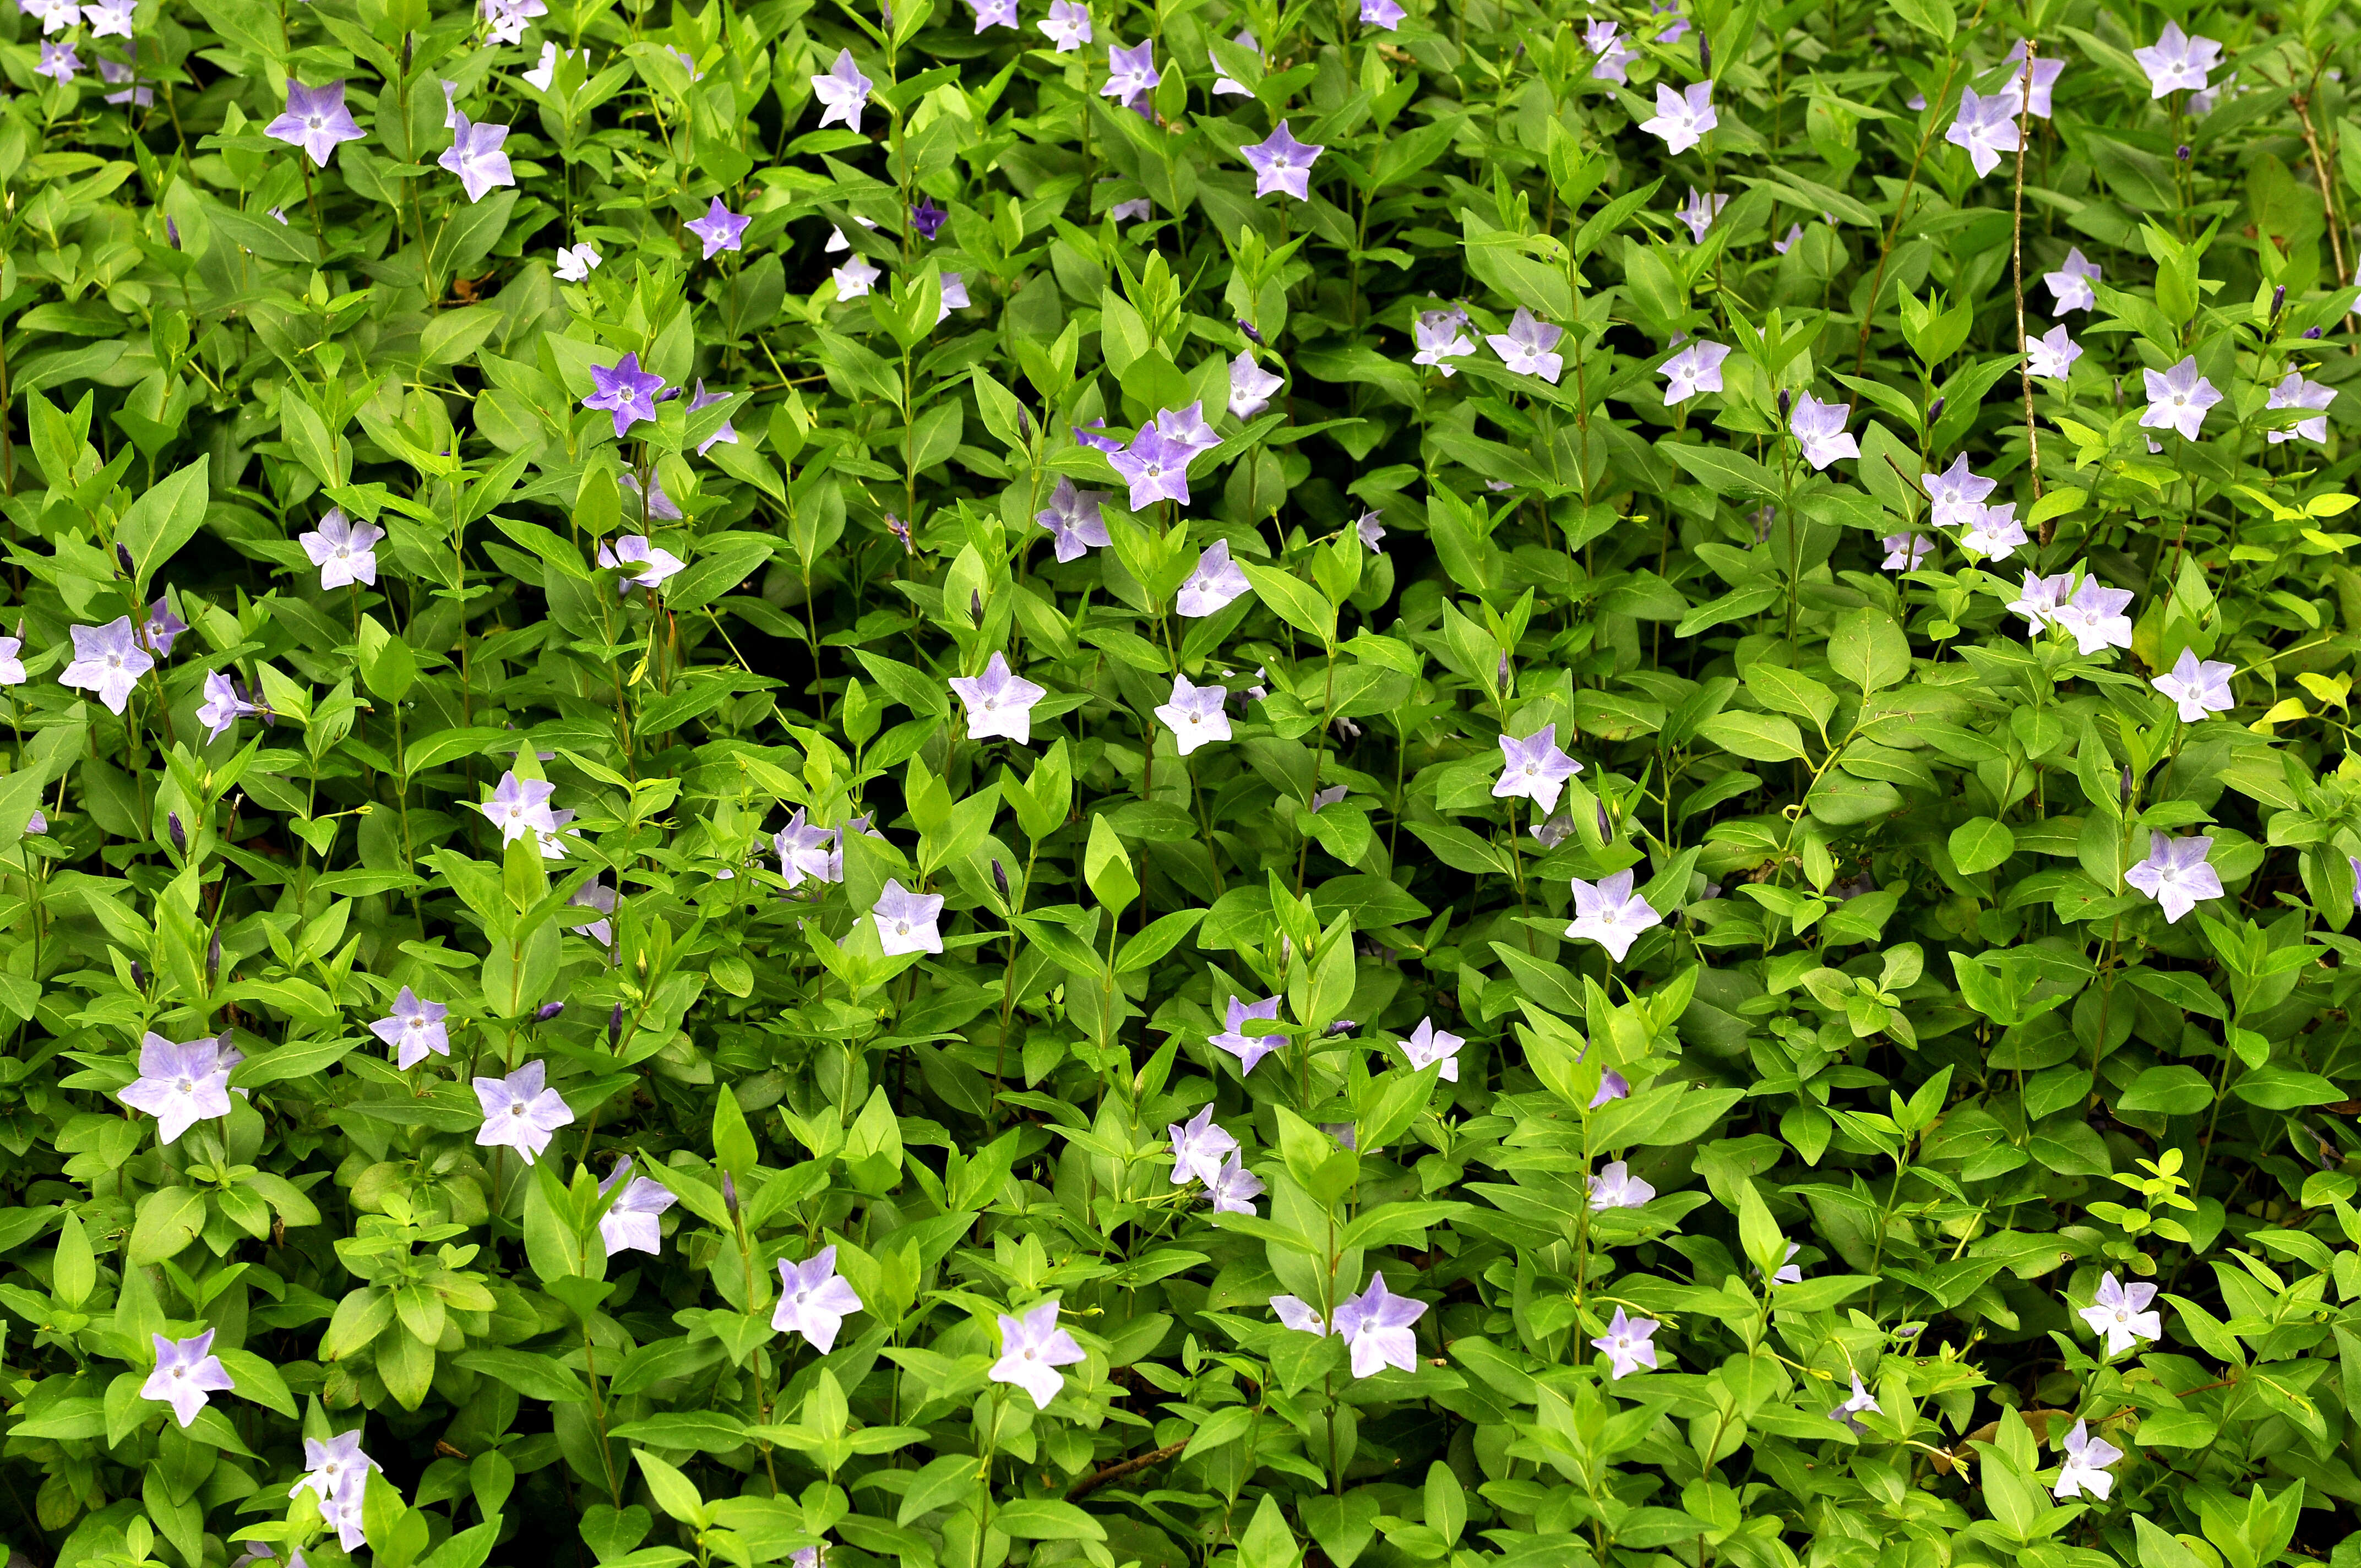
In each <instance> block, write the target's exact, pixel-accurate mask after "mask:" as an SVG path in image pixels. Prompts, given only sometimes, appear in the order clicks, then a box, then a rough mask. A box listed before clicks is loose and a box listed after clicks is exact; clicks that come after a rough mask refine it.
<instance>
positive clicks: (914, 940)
mask: <svg viewBox="0 0 2361 1568" xmlns="http://www.w3.org/2000/svg"><path fill="white" fill-rule="evenodd" d="M942 913H943V897H942V894H939V893H912V892H911V891H910V890H909V889H908V888H906V887H904V886H903V885H902V883H900V881H899V880H898V879H895V878H888V879H887V880H886V883H885V890H884V892H883V893H881V894H878V895H877V902H876V903H875V904H874V905H872V906H871V908H870V911H869V918H870V919H872V920H873V921H875V922H876V924H877V941H878V944H879V945H880V946H881V947H883V948H884V949H885V953H886V956H887V957H889V958H897V957H899V956H901V955H902V954H904V953H939V952H941V951H942V950H943V938H942V933H941V932H940V931H939V930H937V929H936V928H935V922H936V921H937V920H938V919H939V918H940V917H941V916H942Z"/></svg>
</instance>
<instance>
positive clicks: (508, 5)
mask: <svg viewBox="0 0 2361 1568" xmlns="http://www.w3.org/2000/svg"><path fill="white" fill-rule="evenodd" d="M483 13H484V20H485V21H486V22H488V23H489V24H490V26H491V29H492V32H491V37H492V41H493V42H494V43H502V44H516V43H522V42H523V41H524V29H525V24H526V23H528V22H530V21H532V20H533V18H534V17H535V16H548V15H549V7H548V6H547V5H544V4H543V3H542V0H483Z"/></svg>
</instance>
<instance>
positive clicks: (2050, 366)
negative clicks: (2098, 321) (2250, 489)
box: [2025, 323, 2279, 441]
mask: <svg viewBox="0 0 2361 1568" xmlns="http://www.w3.org/2000/svg"><path fill="white" fill-rule="evenodd" d="M2081 357H2082V345H2081V344H2079V343H2077V342H2075V341H2074V340H2073V339H2072V338H2070V337H2069V336H2067V335H2066V328H2065V326H2064V325H2063V324H2062V323H2061V324H2059V325H2058V326H2053V327H2051V328H2050V329H2049V330H2048V332H2045V333H2043V334H2041V335H2040V336H2039V337H2036V336H2034V335H2033V334H2031V333H2026V334H2025V373H2026V375H2028V376H2030V377H2032V378H2034V379H2035V380H2037V381H2063V380H2065V379H2066V378H2068V377H2069V376H2070V375H2072V374H2073V372H2074V361H2076V360H2077V359H2080V358H2081ZM2271 439H2272V440H2274V441H2276V440H2278V439H2279V434H2278V433H2277V432H2273V433H2272V436H2271Z"/></svg>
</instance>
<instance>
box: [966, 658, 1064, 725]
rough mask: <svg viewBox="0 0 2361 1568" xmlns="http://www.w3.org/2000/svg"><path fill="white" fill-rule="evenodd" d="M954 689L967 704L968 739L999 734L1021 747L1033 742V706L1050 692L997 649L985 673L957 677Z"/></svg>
mask: <svg viewBox="0 0 2361 1568" xmlns="http://www.w3.org/2000/svg"><path fill="white" fill-rule="evenodd" d="M950 685H951V691H952V692H953V693H954V694H955V695H956V696H958V697H959V699H960V701H961V703H962V704H964V705H965V706H966V707H967V738H968V739H969V740H991V739H993V738H994V736H1000V737H1003V738H1005V739H1007V740H1014V741H1016V743H1017V744H1018V745H1020V746H1029V745H1031V744H1032V742H1033V705H1034V704H1035V703H1038V702H1039V701H1040V700H1041V699H1042V698H1043V697H1045V696H1049V688H1047V687H1046V686H1038V685H1034V684H1033V683H1032V682H1031V681H1028V680H1027V679H1026V678H1025V677H1024V676H1022V675H1020V674H1016V673H1015V672H1014V671H1012V670H1010V669H1009V667H1008V656H1007V655H1006V654H1005V653H1002V652H999V651H998V650H997V649H995V650H994V652H993V655H992V659H991V662H990V663H987V664H985V665H984V668H983V674H980V675H966V676H961V677H957V678H954V679H953V680H952V682H951V684H950Z"/></svg>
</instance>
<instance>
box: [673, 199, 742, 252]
mask: <svg viewBox="0 0 2361 1568" xmlns="http://www.w3.org/2000/svg"><path fill="white" fill-rule="evenodd" d="M753 221H754V219H753V216H752V214H738V213H733V212H731V211H730V209H729V208H728V207H726V206H724V205H722V203H721V198H720V197H719V196H716V197H714V198H713V204H712V205H711V206H709V207H708V208H706V209H705V215H704V216H703V217H701V218H691V219H690V220H689V221H688V222H686V223H685V224H683V225H681V226H682V227H683V228H685V229H686V230H687V231H688V232H689V233H691V234H693V235H695V236H697V239H698V240H699V241H700V242H701V243H702V244H703V245H704V247H705V255H704V257H703V258H702V259H704V260H707V261H710V260H712V259H713V258H715V257H716V256H719V254H721V252H723V251H725V250H743V249H744V248H745V245H746V225H748V224H751V223H752V222H753Z"/></svg>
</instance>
